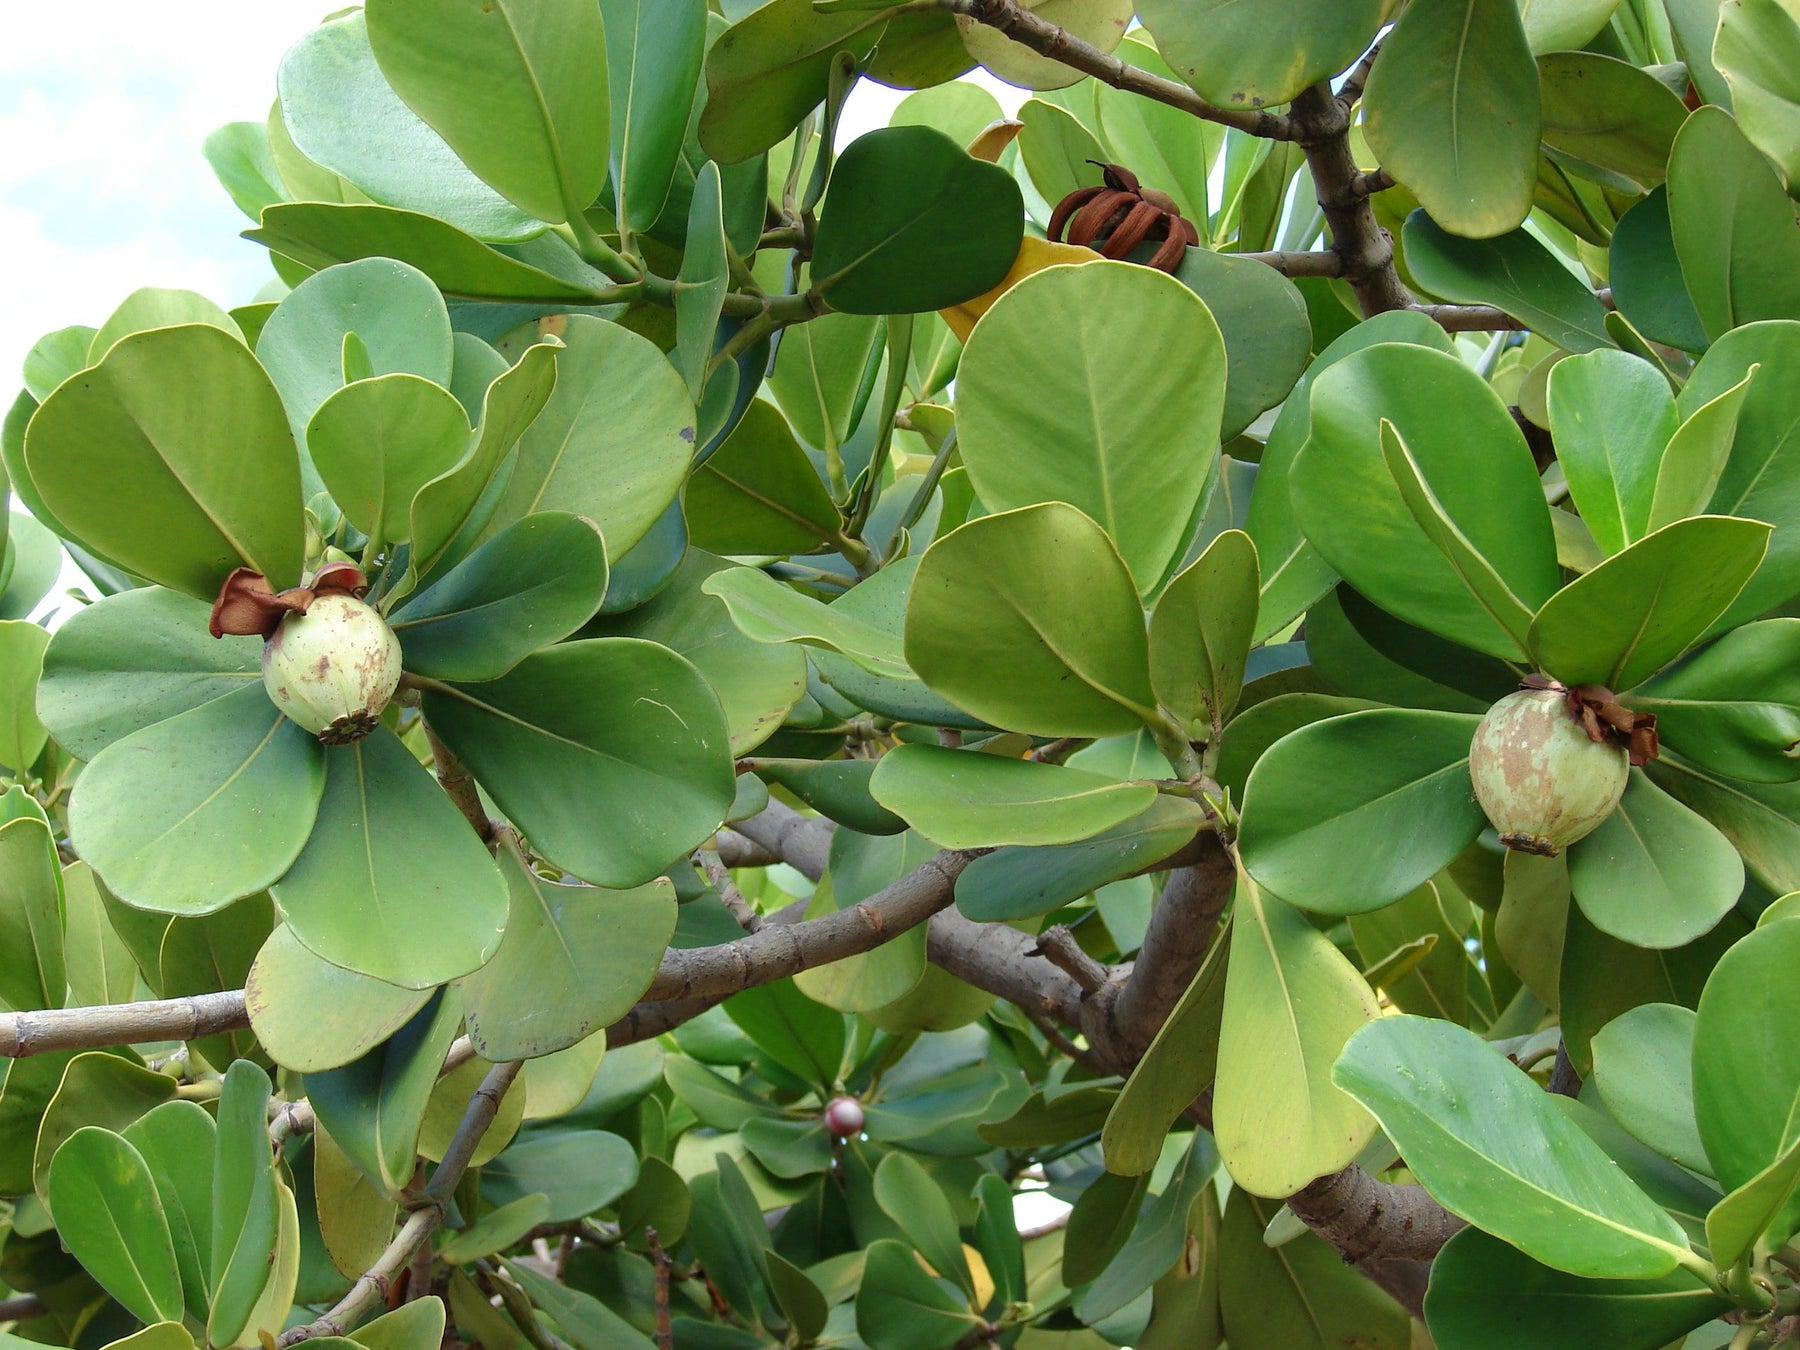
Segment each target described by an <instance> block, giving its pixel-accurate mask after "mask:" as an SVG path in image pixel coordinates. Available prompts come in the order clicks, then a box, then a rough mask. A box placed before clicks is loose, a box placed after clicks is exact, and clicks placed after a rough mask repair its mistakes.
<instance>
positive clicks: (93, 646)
mask: <svg viewBox="0 0 1800 1350" xmlns="http://www.w3.org/2000/svg"><path fill="white" fill-rule="evenodd" d="M209 609H210V605H209V604H207V603H201V602H200V601H197V600H193V599H190V598H188V597H187V596H184V595H179V594H177V593H176V592H174V591H168V590H164V589H163V588H162V587H160V586H145V587H141V588H139V589H137V590H132V591H125V592H122V593H121V594H119V595H114V596H108V597H107V598H106V599H104V600H102V601H100V602H99V603H98V604H94V605H90V606H88V607H87V608H85V609H82V610H78V611H76V612H75V613H74V614H71V615H70V616H69V618H68V620H67V622H65V623H64V624H63V625H62V626H61V627H59V628H58V629H57V631H56V634H55V636H54V637H53V638H52V640H51V642H50V646H49V649H48V650H47V651H46V652H45V653H44V675H43V678H42V680H41V681H40V683H39V686H38V709H39V715H40V716H42V717H43V718H44V719H45V723H46V725H47V726H48V727H49V729H50V734H51V735H52V736H54V737H55V738H56V742H57V744H58V745H61V746H62V747H63V748H64V749H65V750H67V751H69V753H70V754H73V755H77V756H79V757H80V758H82V759H93V758H94V757H95V756H96V755H98V754H99V753H100V752H101V751H102V750H104V749H105V748H106V747H107V746H109V745H111V744H112V743H113V742H114V741H117V740H121V739H123V738H124V737H126V736H128V735H130V734H131V733H132V732H135V731H142V730H143V729H144V728H145V727H149V726H154V725H155V724H156V723H158V722H161V721H163V720H165V719H167V718H170V717H174V716H177V715H179V714H181V713H184V712H187V711H189V710H191V709H193V708H197V707H199V706H200V705H201V704H203V703H209V702H211V701H212V700H214V699H217V698H221V697H223V696H224V695H226V694H230V693H234V692H236V691H239V690H242V689H244V688H246V687H247V686H249V685H252V684H260V683H261V682H262V644H261V643H259V642H257V641H256V640H255V639H253V638H236V637H227V638H223V639H220V638H215V637H213V636H212V635H211V634H209V633H208V632H207V631H206V623H207V615H208V612H209Z"/></svg>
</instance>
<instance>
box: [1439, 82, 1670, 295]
mask: <svg viewBox="0 0 1800 1350" xmlns="http://www.w3.org/2000/svg"><path fill="white" fill-rule="evenodd" d="M1534 50H1535V47H1534ZM1538 78H1539V82H1540V84H1541V87H1542V93H1543V123H1544V126H1543V137H1544V144H1545V145H1547V146H1549V147H1550V148H1551V149H1553V150H1560V151H1562V152H1563V153H1565V154H1567V155H1569V156H1571V157H1572V158H1574V159H1576V160H1580V161H1583V162H1585V163H1587V164H1592V165H1595V166H1597V167H1598V168H1600V169H1602V170H1606V171H1610V172H1612V173H1618V174H1623V175H1625V176H1626V177H1628V178H1631V179H1633V180H1635V181H1636V182H1638V183H1641V184H1642V185H1643V186H1645V187H1655V186H1656V185H1657V184H1658V183H1660V182H1662V181H1663V178H1664V177H1665V175H1666V172H1667V166H1668V162H1669V147H1670V146H1671V145H1672V144H1673V143H1674V140H1675V135H1676V133H1677V132H1679V131H1680V130H1681V124H1682V122H1683V121H1685V120H1686V119H1687V108H1686V107H1685V106H1683V104H1682V102H1681V98H1680V96H1679V95H1677V94H1676V93H1675V91H1674V90H1672V89H1670V88H1669V86H1668V85H1666V84H1664V83H1663V82H1662V81H1661V80H1659V79H1657V78H1656V76H1655V75H1654V74H1653V73H1651V72H1650V71H1646V70H1640V69H1639V68H1638V67H1636V66H1634V65H1631V64H1630V63H1628V62H1625V61H1618V60H1614V59H1613V58H1612V57H1610V56H1602V55H1599V54H1597V53H1594V52H1577V51H1566V52H1555V53H1553V54H1551V55H1548V56H1541V57H1539V58H1538ZM1410 261H1411V255H1410V252H1409V254H1408V262H1409V263H1410Z"/></svg>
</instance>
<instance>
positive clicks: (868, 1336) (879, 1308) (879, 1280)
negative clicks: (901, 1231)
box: [856, 1238, 976, 1350]
mask: <svg viewBox="0 0 1800 1350" xmlns="http://www.w3.org/2000/svg"><path fill="white" fill-rule="evenodd" d="M952 1288H953V1286H952V1285H950V1284H949V1283H948V1282H947V1281H945V1280H941V1279H937V1278H934V1277H933V1276H931V1275H928V1274H926V1272H925V1269H924V1267H922V1266H921V1265H920V1264H919V1259H918V1257H917V1256H916V1255H915V1254H914V1252H913V1249H912V1248H911V1247H909V1246H907V1245H906V1244H905V1243H903V1242H897V1241H895V1240H894V1239H892V1238H882V1239H879V1240H878V1241H875V1242H872V1243H870V1244H869V1246H868V1248H867V1249H866V1252H865V1255H864V1260H863V1277H862V1284H861V1286H860V1287H859V1288H858V1289H857V1293H856V1333H857V1335H858V1336H859V1337H861V1338H862V1340H863V1342H864V1343H865V1344H867V1345H868V1347H869V1350H947V1347H949V1346H950V1345H952V1344H954V1343H955V1342H956V1341H957V1340H958V1339H959V1338H960V1337H961V1336H963V1335H964V1334H965V1333H966V1332H967V1331H968V1330H969V1329H970V1327H971V1326H972V1325H974V1322H975V1320H976V1319H975V1315H974V1314H973V1313H971V1312H970V1311H969V1309H968V1306H967V1304H966V1303H965V1302H964V1301H963V1299H962V1298H961V1297H960V1296H959V1295H957V1294H955V1293H952V1292H951V1290H952Z"/></svg>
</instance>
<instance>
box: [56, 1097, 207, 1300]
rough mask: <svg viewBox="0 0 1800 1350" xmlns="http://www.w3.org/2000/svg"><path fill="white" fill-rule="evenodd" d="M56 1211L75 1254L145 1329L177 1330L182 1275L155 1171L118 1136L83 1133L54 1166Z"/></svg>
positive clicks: (59, 1229)
mask: <svg viewBox="0 0 1800 1350" xmlns="http://www.w3.org/2000/svg"><path fill="white" fill-rule="evenodd" d="M49 1202H50V1210H51V1213H52V1214H53V1215H55V1217H56V1229H57V1233H58V1235H59V1236H60V1237H61V1238H62V1240H63V1242H64V1243H65V1244H67V1246H68V1249H69V1252H70V1254H71V1255H73V1256H74V1258H75V1259H76V1260H77V1261H79V1262H81V1264H82V1265H83V1266H84V1267H85V1268H86V1270H87V1272H88V1274H90V1275H92V1276H93V1277H94V1278H95V1279H96V1280H98V1281H99V1282H100V1284H101V1286H102V1287H103V1288H104V1289H105V1290H106V1292H107V1293H109V1294H111V1295H112V1296H113V1297H114V1298H116V1299H118V1300H119V1302H120V1303H122V1304H124V1305H125V1307H126V1309H127V1310H128V1311H130V1313H131V1314H132V1316H134V1317H136V1318H137V1319H138V1320H140V1321H143V1322H176V1321H179V1320H180V1318H181V1314H182V1302H181V1273H180V1271H179V1270H178V1269H177V1267H176V1264H175V1248H174V1243H173V1240H172V1239H171V1238H170V1236H169V1222H168V1219H167V1218H166V1217H165V1215H164V1213H163V1206H162V1201H161V1200H160V1199H159V1198H158V1196H157V1193H156V1184H155V1183H154V1182H153V1181H152V1180H151V1177H150V1168H149V1165H148V1164H147V1163H145V1161H144V1159H143V1155H142V1154H140V1153H139V1152H138V1151H137V1150H136V1149H135V1148H133V1147H132V1146H131V1145H130V1144H128V1143H127V1142H126V1141H125V1140H123V1139H121V1138H120V1137H119V1136H118V1135H116V1134H114V1133H112V1131H110V1130H99V1129H92V1128H88V1129H81V1130H77V1131H75V1133H74V1134H72V1135H70V1136H69V1138H68V1139H67V1140H65V1141H64V1142H63V1146H62V1147H61V1148H59V1149H58V1150H57V1151H56V1159H55V1161H54V1162H52V1163H51V1164H50V1194H49Z"/></svg>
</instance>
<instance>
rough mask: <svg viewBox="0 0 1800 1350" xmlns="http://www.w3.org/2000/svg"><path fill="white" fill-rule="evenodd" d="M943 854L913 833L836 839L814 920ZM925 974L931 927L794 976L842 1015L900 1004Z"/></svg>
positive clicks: (812, 910)
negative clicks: (927, 935) (928, 936)
mask: <svg viewBox="0 0 1800 1350" xmlns="http://www.w3.org/2000/svg"><path fill="white" fill-rule="evenodd" d="M936 852H937V849H936V847H935V846H934V845H933V844H932V843H931V842H930V841H929V840H927V839H923V838H921V837H920V836H918V835H917V834H913V833H911V832H908V833H905V834H895V835H888V836H885V837H882V838H874V837H871V836H869V835H866V834H859V833H857V832H856V831H855V830H854V829H840V830H837V831H835V832H834V833H833V834H832V837H831V855H830V865H829V867H828V869H827V879H826V880H825V881H823V882H821V883H820V885H819V888H818V889H817V890H815V891H814V892H813V897H812V902H811V903H810V904H809V905H808V906H807V911H806V916H807V918H809V919H813V918H823V917H824V916H826V915H829V914H834V913H837V912H839V911H841V910H846V909H851V908H853V907H854V906H856V905H859V904H861V903H862V902H863V901H864V900H867V899H868V898H869V897H870V896H872V895H874V894H875V893H876V892H877V891H879V890H881V889H882V888H883V887H884V886H887V885H889V884H890V883H892V882H894V881H897V880H899V879H900V878H901V877H902V876H904V875H905V874H906V873H908V872H910V871H912V869H913V868H915V867H918V866H919V865H921V864H922V863H924V862H925V861H926V860H927V859H929V858H930V857H932V855H933V854H935V853H936ZM924 975H925V927H924V925H920V926H918V927H916V928H913V929H911V930H909V931H907V932H905V933H901V934H899V935H898V936H897V937H895V938H894V939H893V940H892V941H891V942H885V943H883V944H882V945H881V946H879V947H876V948H875V949H874V950H872V951H869V952H864V953H862V954H860V955H857V956H850V957H846V958H844V959H843V960H841V961H832V962H829V963H827V964H825V965H822V966H815V967H814V968H813V969H811V970H803V971H800V972H799V973H798V974H796V975H795V976H794V984H795V985H796V986H797V987H798V988H799V990H800V991H801V992H802V993H803V994H805V995H806V996H807V997H808V998H811V999H814V1000H816V1001H817V1002H820V1003H823V1004H825V1005H826V1006H827V1007H831V1008H836V1009H838V1010H839V1011H840V1012H851V1013H866V1012H870V1011H873V1010H874V1009H877V1008H881V1007H884V1006H886V1005H888V1004H891V1003H894V1002H895V1001H896V1000H899V999H902V998H904V997H906V996H907V995H908V994H909V993H912V992H913V991H914V990H915V989H917V988H918V987H920V981H921V979H922V978H923V976H924Z"/></svg>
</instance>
